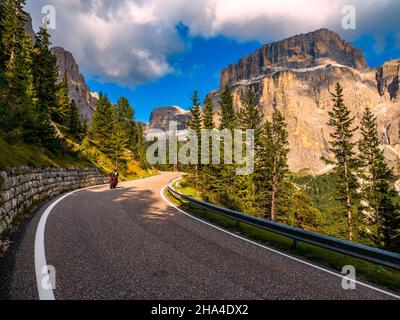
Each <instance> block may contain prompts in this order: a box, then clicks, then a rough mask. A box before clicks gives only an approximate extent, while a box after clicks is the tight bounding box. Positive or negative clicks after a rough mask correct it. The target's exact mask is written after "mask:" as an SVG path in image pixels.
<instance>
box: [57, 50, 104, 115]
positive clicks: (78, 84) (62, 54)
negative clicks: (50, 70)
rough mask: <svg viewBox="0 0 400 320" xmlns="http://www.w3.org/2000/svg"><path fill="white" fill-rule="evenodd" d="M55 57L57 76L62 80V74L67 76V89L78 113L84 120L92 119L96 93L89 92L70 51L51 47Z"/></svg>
mask: <svg viewBox="0 0 400 320" xmlns="http://www.w3.org/2000/svg"><path fill="white" fill-rule="evenodd" d="M51 51H52V52H53V54H54V55H55V56H56V57H57V65H58V77H59V81H62V80H63V78H64V74H65V73H66V74H67V78H68V89H69V90H68V91H69V97H70V99H72V100H74V101H75V103H76V104H77V106H78V107H79V110H80V113H81V115H82V116H83V117H85V118H86V120H88V121H90V120H91V119H92V116H93V113H94V109H95V107H96V103H97V101H98V96H97V94H96V93H91V92H90V90H89V88H88V86H87V85H86V81H85V78H84V77H83V75H82V74H81V73H80V72H79V66H78V64H77V63H76V61H75V58H74V56H73V55H72V53H71V52H69V51H66V50H64V49H63V48H60V47H54V48H52V49H51Z"/></svg>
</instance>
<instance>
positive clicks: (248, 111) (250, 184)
mask: <svg viewBox="0 0 400 320" xmlns="http://www.w3.org/2000/svg"><path fill="white" fill-rule="evenodd" d="M238 124H239V128H240V129H242V130H248V129H250V130H254V143H255V144H257V143H259V137H260V131H261V126H262V112H261V108H260V107H259V105H258V102H257V97H256V95H255V93H254V92H253V90H251V89H250V88H248V89H247V90H246V91H245V93H244V95H243V96H242V108H241V110H240V111H239V114H238ZM235 189H236V190H237V192H238V196H239V197H240V199H241V200H242V201H243V202H244V203H245V207H246V212H247V213H250V214H256V213H257V208H256V207H257V204H256V190H255V183H254V177H253V175H246V176H235Z"/></svg>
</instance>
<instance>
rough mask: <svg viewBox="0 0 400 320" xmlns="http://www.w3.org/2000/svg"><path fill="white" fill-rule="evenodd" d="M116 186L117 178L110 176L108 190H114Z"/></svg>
mask: <svg viewBox="0 0 400 320" xmlns="http://www.w3.org/2000/svg"><path fill="white" fill-rule="evenodd" d="M117 186H118V178H117V177H115V176H111V177H110V189H111V190H113V189H116V188H117Z"/></svg>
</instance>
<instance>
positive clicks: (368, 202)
mask: <svg viewBox="0 0 400 320" xmlns="http://www.w3.org/2000/svg"><path fill="white" fill-rule="evenodd" d="M361 134H362V138H361V140H360V141H359V143H358V149H359V161H360V165H361V173H360V176H361V178H362V185H361V186H362V188H361V190H362V193H361V194H362V197H361V199H362V200H363V201H362V202H361V206H362V209H363V211H364V213H366V216H367V218H366V220H367V228H368V229H369V234H368V233H367V235H369V237H370V238H372V241H373V243H374V244H375V245H376V246H378V247H381V248H388V249H390V248H392V244H393V242H395V238H398V237H399V236H400V221H399V220H398V218H399V208H398V206H396V205H395V204H394V202H393V199H394V198H395V197H396V191H395V189H394V186H393V181H394V178H395V177H394V174H393V172H392V170H390V169H389V167H388V165H387V163H386V161H385V157H384V155H383V150H382V149H381V148H380V141H379V138H378V130H377V121H376V117H375V116H374V114H373V113H372V112H371V109H370V108H369V107H367V108H366V109H365V111H364V115H363V119H362V122H361ZM396 221H397V222H396Z"/></svg>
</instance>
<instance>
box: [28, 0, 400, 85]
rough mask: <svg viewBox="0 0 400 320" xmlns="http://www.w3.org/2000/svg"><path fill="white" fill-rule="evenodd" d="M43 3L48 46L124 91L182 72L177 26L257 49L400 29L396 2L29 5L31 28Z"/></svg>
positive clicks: (197, 0)
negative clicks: (49, 22) (332, 34)
mask: <svg viewBox="0 0 400 320" xmlns="http://www.w3.org/2000/svg"><path fill="white" fill-rule="evenodd" d="M48 4H50V5H53V6H54V7H55V8H56V12H57V29H56V30H55V31H53V32H52V36H53V43H54V44H55V45H60V46H63V47H65V48H66V49H68V50H70V51H72V52H73V53H74V55H75V56H76V58H77V60H78V62H79V64H80V65H81V66H82V68H83V69H84V70H85V71H86V72H87V73H89V74H91V75H98V76H99V79H100V80H102V81H112V82H117V83H119V84H122V85H127V86H135V85H138V84H141V83H145V82H149V81H152V80H155V79H158V78H160V77H162V76H164V75H166V74H168V73H171V72H179V70H175V69H174V68H173V67H172V66H171V65H170V63H169V59H170V57H171V56H172V55H174V54H177V53H181V52H183V51H184V50H185V49H186V47H187V43H186V42H185V41H184V39H182V38H181V37H180V35H179V32H178V30H177V28H176V26H177V25H179V24H183V25H185V26H187V27H188V28H189V30H190V34H191V35H192V36H202V37H213V36H217V35H224V36H227V37H230V38H233V39H236V40H239V41H245V40H258V41H260V42H262V43H263V42H266V41H270V40H277V39H280V38H283V37H286V36H289V35H293V34H298V33H302V32H308V31H312V30H315V29H318V28H321V27H328V28H330V29H333V30H335V31H337V32H339V33H341V34H342V35H345V36H346V37H347V38H349V39H355V38H357V37H359V36H360V35H361V34H362V33H370V34H371V35H375V36H376V37H377V38H379V37H382V35H381V33H382V32H390V30H398V29H399V22H398V14H399V12H400V1H397V0H369V1H365V0H350V1H349V0H337V1H331V0H280V1H276V0H190V1H188V0H169V1H165V0H31V1H28V5H27V10H28V11H29V12H30V13H31V14H32V16H33V18H34V21H35V24H36V28H37V27H38V25H39V23H40V20H41V18H42V15H41V8H42V7H43V6H44V5H48ZM348 4H351V5H354V7H355V8H356V10H357V11H356V12H357V25H358V26H357V27H358V28H357V30H355V31H354V30H353V31H344V30H343V29H342V28H341V20H342V8H343V6H344V5H348Z"/></svg>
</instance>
